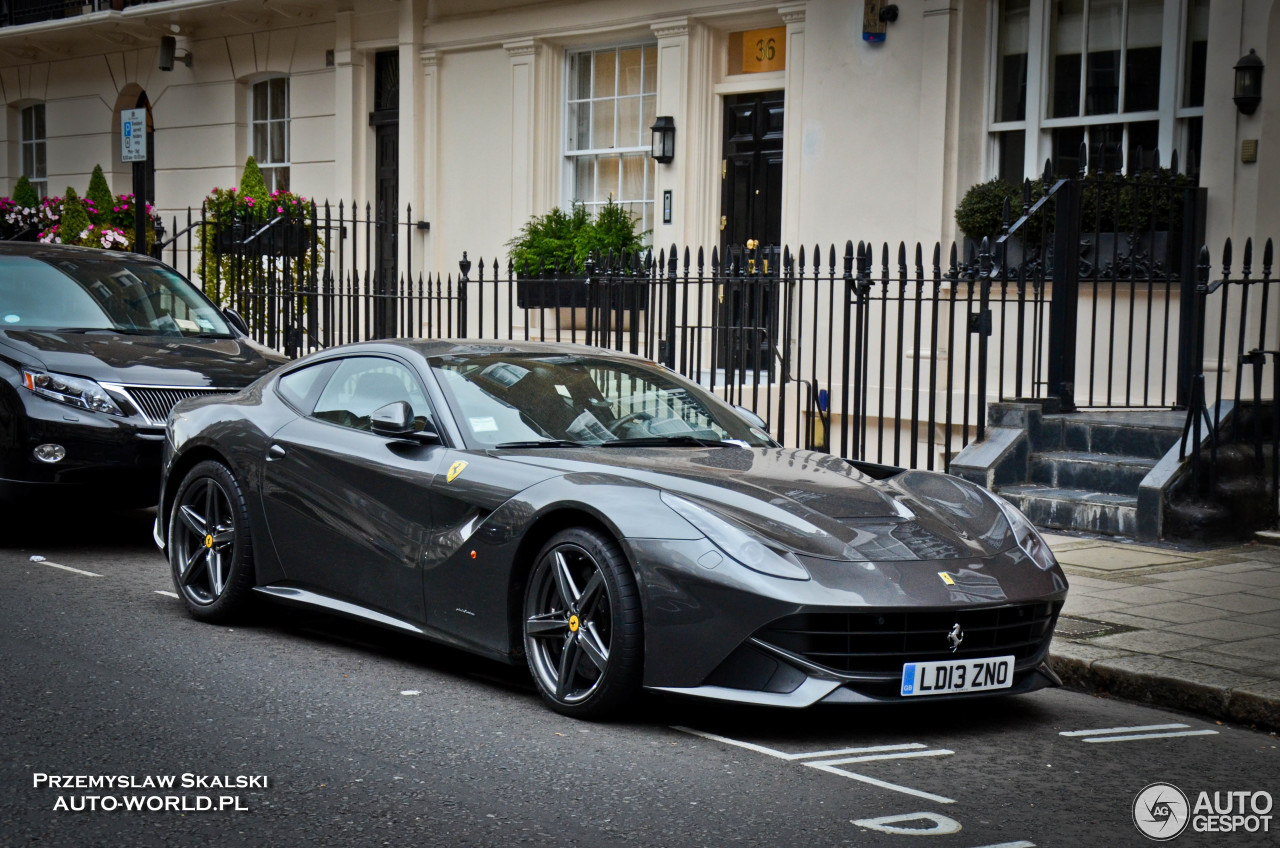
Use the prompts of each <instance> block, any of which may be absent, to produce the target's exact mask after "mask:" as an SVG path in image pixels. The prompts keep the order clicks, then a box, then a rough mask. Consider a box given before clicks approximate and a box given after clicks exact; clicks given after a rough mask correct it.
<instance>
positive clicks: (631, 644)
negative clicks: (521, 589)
mask: <svg viewBox="0 0 1280 848" xmlns="http://www.w3.org/2000/svg"><path fill="white" fill-rule="evenodd" d="M522 620H523V625H522V627H523V633H524V647H525V656H526V657H527V658H528V660H529V671H530V673H532V675H533V680H534V683H535V684H536V685H537V687H538V691H539V692H541V693H542V697H543V699H544V700H545V701H546V702H547V704H548V706H550V707H551V709H553V710H555V711H556V712H558V713H562V714H564V715H567V716H572V717H574V718H584V719H599V718H604V717H606V716H608V715H610V714H612V713H616V712H618V711H619V710H620V709H621V708H622V707H623V706H624V705H627V704H629V703H630V702H632V700H633V699H634V698H635V696H636V694H637V693H638V692H639V691H640V683H641V676H642V673H643V669H644V618H643V614H642V612H641V609H640V593H639V590H637V588H636V580H635V576H634V575H633V574H632V573H631V568H630V566H629V565H628V564H627V558H626V556H625V555H624V554H623V553H622V549H621V548H620V547H619V546H618V543H617V542H616V541H614V540H613V539H612V538H610V537H609V536H608V535H607V534H604V533H602V532H600V531H599V530H595V529H592V528H587V527H574V528H571V529H568V530H563V531H561V532H559V533H557V534H556V535H555V536H553V537H552V538H551V539H550V540H549V541H548V542H547V544H546V545H544V546H543V548H542V550H541V551H540V552H539V553H538V558H537V559H536V560H535V561H534V566H533V570H532V571H531V573H530V574H529V582H528V585H527V586H526V588H525V600H524V616H523V619H522Z"/></svg>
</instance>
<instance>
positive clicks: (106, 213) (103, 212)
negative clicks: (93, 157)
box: [84, 165, 116, 224]
mask: <svg viewBox="0 0 1280 848" xmlns="http://www.w3.org/2000/svg"><path fill="white" fill-rule="evenodd" d="M84 196H85V199H86V200H88V201H90V202H91V203H92V207H91V209H90V217H91V218H93V220H94V222H95V223H112V224H114V223H115V219H114V216H113V213H112V207H113V206H115V205H116V203H115V199H116V198H115V195H113V194H112V193H111V186H109V185H107V178H106V176H104V175H103V173H102V166H101V165H94V166H93V175H92V176H90V177H89V189H88V191H86V192H85V193H84Z"/></svg>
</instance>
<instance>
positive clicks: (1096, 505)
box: [999, 484, 1138, 538]
mask: <svg viewBox="0 0 1280 848" xmlns="http://www.w3.org/2000/svg"><path fill="white" fill-rule="evenodd" d="M999 492H1000V494H1001V495H1002V496H1003V497H1005V498H1007V499H1008V500H1009V501H1010V502H1012V503H1013V505H1014V506H1016V507H1018V509H1020V510H1022V511H1023V512H1024V513H1026V515H1027V518H1029V519H1031V522H1032V523H1033V524H1035V525H1036V526H1037V527H1048V528H1051V529H1054V530H1079V531H1081V532H1086V533H1101V534H1103V535H1107V536H1128V537H1130V538H1132V537H1134V536H1135V535H1136V533H1137V525H1138V499H1137V497H1135V496H1132V495H1117V494H1112V493H1108V492H1095V491H1089V490H1087V489H1073V488H1058V487H1055V486H1044V485H1036V484H1028V485H1018V486H1001V487H1000V488H999Z"/></svg>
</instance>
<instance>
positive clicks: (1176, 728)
mask: <svg viewBox="0 0 1280 848" xmlns="http://www.w3.org/2000/svg"><path fill="white" fill-rule="evenodd" d="M1190 727H1191V725H1189V724H1181V723H1178V724H1144V725H1137V726H1135V727H1100V728H1096V729H1094V730H1066V731H1062V732H1061V733H1059V734H1058V735H1059V736H1068V737H1078V738H1080V741H1082V742H1090V743H1095V744H1096V743H1106V742H1136V741H1138V740H1140V739H1173V738H1176V737H1181V736H1217V735H1218V731H1216V730H1189V729H1187V728H1190Z"/></svg>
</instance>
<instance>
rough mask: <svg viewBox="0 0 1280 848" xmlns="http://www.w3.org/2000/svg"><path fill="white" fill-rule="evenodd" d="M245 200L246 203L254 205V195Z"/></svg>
mask: <svg viewBox="0 0 1280 848" xmlns="http://www.w3.org/2000/svg"><path fill="white" fill-rule="evenodd" d="M244 202H245V203H247V204H249V205H250V206H252V205H253V198H252V197H246V198H245V201H244Z"/></svg>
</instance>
